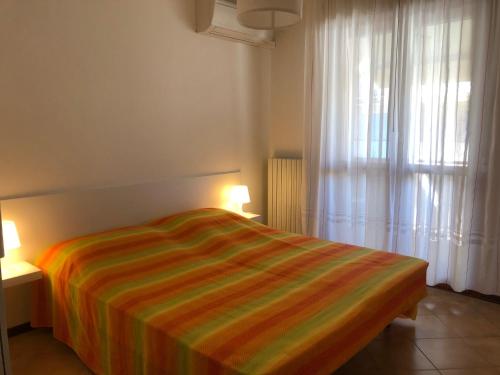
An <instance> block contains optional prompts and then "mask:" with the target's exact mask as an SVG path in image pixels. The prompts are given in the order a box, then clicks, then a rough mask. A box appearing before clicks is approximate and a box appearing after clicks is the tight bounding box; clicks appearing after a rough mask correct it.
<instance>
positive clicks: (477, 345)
mask: <svg viewBox="0 0 500 375" xmlns="http://www.w3.org/2000/svg"><path fill="white" fill-rule="evenodd" d="M465 343H466V344H467V345H468V346H470V347H472V348H474V349H475V350H476V351H479V352H480V353H481V355H482V356H483V357H484V358H485V359H486V360H487V361H488V362H489V363H490V364H491V365H493V366H499V367H500V337H486V338H483V337H481V338H468V339H465Z"/></svg>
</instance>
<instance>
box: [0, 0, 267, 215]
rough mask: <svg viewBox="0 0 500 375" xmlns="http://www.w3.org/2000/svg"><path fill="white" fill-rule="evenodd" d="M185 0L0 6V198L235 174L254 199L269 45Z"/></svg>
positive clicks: (28, 0) (263, 136)
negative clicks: (216, 24) (204, 31)
mask: <svg viewBox="0 0 500 375" xmlns="http://www.w3.org/2000/svg"><path fill="white" fill-rule="evenodd" d="M194 29H195V0H141V1H137V0H120V1H112V0H65V1H60V0H44V1H37V0H23V1H19V0H3V1H2V2H1V3H0V51H1V52H0V53H1V58H0V131H1V133H0V197H6V196H11V195H21V194H31V193H35V192H42V191H47V190H53V189H67V188H75V187H86V186H103V185H117V184H122V183H131V182H140V181H144V180H154V179H160V178H163V177H168V176H174V175H191V174H202V173H211V172H217V171H226V170H235V169H241V170H242V179H243V182H244V183H246V184H248V185H249V186H250V190H251V194H252V197H253V203H252V205H250V207H248V208H249V209H251V210H254V211H261V210H262V206H263V204H264V199H265V198H264V197H265V194H263V192H264V187H265V185H264V184H265V179H264V176H265V170H264V168H263V166H264V163H265V160H266V158H267V156H268V154H267V153H268V145H267V135H268V134H267V132H268V122H269V114H270V111H269V104H270V74H271V52H270V51H269V50H265V49H260V48H255V47H250V46H246V45H243V44H238V43H233V42H228V41H224V40H219V39H214V38H210V37H207V36H204V35H199V34H196V33H195V31H194Z"/></svg>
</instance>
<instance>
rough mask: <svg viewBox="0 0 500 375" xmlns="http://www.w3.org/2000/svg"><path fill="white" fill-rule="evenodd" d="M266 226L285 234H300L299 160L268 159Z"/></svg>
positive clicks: (300, 163)
mask: <svg viewBox="0 0 500 375" xmlns="http://www.w3.org/2000/svg"><path fill="white" fill-rule="evenodd" d="M267 171H268V172H267V173H268V179H267V181H268V192H267V194H268V199H267V202H268V206H267V215H268V225H269V226H270V227H272V228H276V229H280V230H284V231H287V232H294V233H301V231H302V220H301V213H300V212H301V209H300V202H301V186H302V160H301V159H269V160H268V163H267Z"/></svg>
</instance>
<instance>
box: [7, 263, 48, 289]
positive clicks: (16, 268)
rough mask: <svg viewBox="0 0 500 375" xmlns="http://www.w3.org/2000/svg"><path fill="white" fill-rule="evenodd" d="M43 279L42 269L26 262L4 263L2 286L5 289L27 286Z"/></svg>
mask: <svg viewBox="0 0 500 375" xmlns="http://www.w3.org/2000/svg"><path fill="white" fill-rule="evenodd" d="M41 278H42V271H41V270H40V268H38V267H36V266H34V265H32V264H31V263H28V262H25V261H19V262H12V263H10V262H9V263H7V262H6V263H2V284H3V287H4V288H9V287H12V286H16V285H21V284H26V283H29V282H32V281H35V280H39V279H41Z"/></svg>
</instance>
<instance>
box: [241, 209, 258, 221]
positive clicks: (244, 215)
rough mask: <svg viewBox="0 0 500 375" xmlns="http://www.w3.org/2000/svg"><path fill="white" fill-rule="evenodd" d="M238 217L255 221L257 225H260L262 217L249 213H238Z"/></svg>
mask: <svg viewBox="0 0 500 375" xmlns="http://www.w3.org/2000/svg"><path fill="white" fill-rule="evenodd" d="M240 215H241V216H243V217H245V218H247V219H250V220H253V221H256V222H257V223H262V216H261V215H259V214H254V213H251V212H243V213H240Z"/></svg>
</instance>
